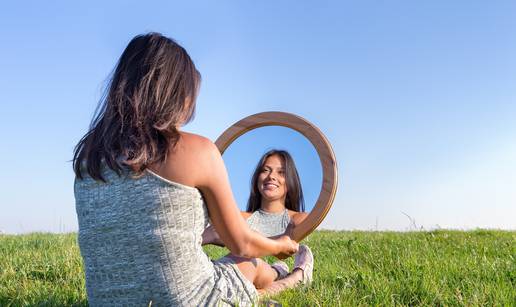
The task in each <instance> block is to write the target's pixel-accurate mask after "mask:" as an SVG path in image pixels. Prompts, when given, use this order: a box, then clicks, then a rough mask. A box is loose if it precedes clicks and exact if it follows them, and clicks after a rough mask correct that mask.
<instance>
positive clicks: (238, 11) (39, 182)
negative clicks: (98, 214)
mask: <svg viewBox="0 0 516 307" xmlns="http://www.w3.org/2000/svg"><path fill="white" fill-rule="evenodd" d="M148 31H157V32H161V33H163V34H165V35H167V36H170V37H172V38H174V39H176V40H177V41H178V42H179V43H180V44H182V45H183V46H184V47H185V48H186V50H187V51H188V52H189V54H190V55H191V57H192V58H193V60H194V61H195V63H196V65H197V67H198V69H199V71H200V72H201V74H202V77H203V82H202V88H201V93H200V96H199V99H198V102H197V103H198V105H197V115H196V118H195V120H194V121H193V122H192V123H191V124H189V125H187V126H186V127H185V130H186V131H190V132H194V133H198V134H201V135H204V136H206V137H208V138H210V139H212V140H215V139H216V138H217V137H218V136H219V134H221V133H222V132H223V131H224V130H225V129H226V128H227V127H228V126H230V125H231V124H233V123H234V122H236V121H237V120H239V119H240V118H242V117H245V116H247V115H250V114H254V113H257V112H262V111H270V110H275V111H285V112H291V113H295V114H298V115H300V116H302V117H305V118H306V119H308V120H310V121H311V122H313V123H314V124H315V125H317V126H318V127H319V128H320V129H321V130H322V131H323V132H324V133H325V134H326V136H327V137H328V139H329V140H330V142H331V143H332V145H333V147H334V150H335V153H336V156H337V159H338V165H339V187H338V192H337V197H336V200H335V203H334V205H333V208H332V209H331V211H330V212H329V215H328V217H327V218H326V220H324V221H323V223H322V225H321V227H322V228H330V229H365V230H368V229H392V230H407V229H411V228H412V227H413V225H412V224H411V221H410V220H409V218H408V217H407V216H405V214H406V215H408V216H410V217H411V218H413V220H414V221H415V224H416V225H417V227H423V228H424V229H434V228H439V227H441V228H458V229H470V228H477V227H483V228H504V229H516V188H515V187H516V120H515V118H516V2H514V1H447V0H441V1H408V0H407V1H318V2H314V1H260V2H256V3H253V2H245V1H202V2H200V1H188V2H187V1H183V2H182V3H173V2H172V1H162V2H153V1H145V2H143V1H87V2H82V3H72V2H70V1H45V2H41V1H32V2H31V1H14V2H10V3H3V4H2V5H1V6H0V39H1V43H0V46H1V47H0V68H1V71H2V73H1V74H0V103H1V109H0V110H1V111H0V112H1V115H2V116H1V120H0V161H1V162H2V168H1V170H2V172H1V175H0V195H1V198H0V230H2V231H4V232H10V233H20V232H29V231H73V230H76V229H77V222H76V215H75V207H74V198H73V180H74V176H73V173H72V170H71V163H70V159H71V157H72V151H73V147H74V146H75V144H76V143H77V141H78V140H79V139H80V137H81V136H82V135H83V134H84V133H85V132H86V130H87V127H88V125H89V122H90V120H91V116H92V114H93V111H94V109H95V106H96V105H97V102H98V100H99V98H100V96H101V93H102V89H103V87H104V85H105V84H104V82H105V80H106V78H107V76H108V75H109V73H110V71H111V70H112V69H113V67H114V65H115V63H116V61H117V59H118V57H119V56H120V54H121V53H122V51H123V49H124V48H125V46H126V45H127V43H128V42H129V40H130V39H131V38H132V37H133V36H134V35H136V34H140V33H145V32H148ZM275 146H276V145H275ZM294 147H295V146H294ZM265 149H266V148H264V149H263V151H265ZM234 150H235V151H236V153H234V157H235V158H238V157H239V156H243V154H240V153H239V152H238V148H237V147H235V149H234ZM225 158H229V156H228V157H225ZM296 159H297V158H296ZM252 160H253V161H252V162H249V164H252V165H251V169H252V168H253V167H254V164H255V163H256V161H255V160H256V159H254V158H253V159H252ZM308 160H309V159H307V161H304V162H303V161H301V158H299V161H297V160H296V162H298V164H300V165H301V164H303V163H310V162H309V161H308ZM230 163H233V162H228V166H229V164H230ZM235 163H238V162H235ZM235 165H236V164H235ZM246 165H247V164H246ZM310 167H311V166H306V168H305V167H304V166H303V167H302V168H303V169H310ZM307 172H308V175H305V176H307V177H311V175H310V174H311V173H310V171H307ZM317 172H318V171H317V170H314V171H313V174H314V175H313V177H314V178H315V177H316V176H320V174H319V175H316V174H318V173H317ZM231 176H233V175H231ZM245 176H248V175H245ZM246 180H247V181H246ZM232 181H234V180H232ZM237 181H239V180H237ZM242 182H243V184H241V185H240V186H238V184H236V183H235V189H238V191H235V194H236V195H237V199H238V200H239V202H240V203H241V202H243V201H245V200H243V199H245V194H246V193H247V192H246V191H244V192H242V191H241V190H243V189H246V188H248V187H247V186H246V185H248V179H244V180H242ZM314 187H317V189H318V188H319V187H320V186H318V185H317V183H315V184H312V183H306V184H304V188H305V191H306V192H307V194H313V193H316V192H314ZM317 189H315V190H317Z"/></svg>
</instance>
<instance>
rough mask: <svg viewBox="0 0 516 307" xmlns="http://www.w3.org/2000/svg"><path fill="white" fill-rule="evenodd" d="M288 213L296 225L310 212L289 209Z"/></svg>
mask: <svg viewBox="0 0 516 307" xmlns="http://www.w3.org/2000/svg"><path fill="white" fill-rule="evenodd" d="M288 213H289V215H290V219H291V221H292V222H293V223H294V224H295V225H298V224H300V223H301V222H303V221H304V220H305V219H306V217H307V216H308V213H306V212H296V211H292V210H289V212H288Z"/></svg>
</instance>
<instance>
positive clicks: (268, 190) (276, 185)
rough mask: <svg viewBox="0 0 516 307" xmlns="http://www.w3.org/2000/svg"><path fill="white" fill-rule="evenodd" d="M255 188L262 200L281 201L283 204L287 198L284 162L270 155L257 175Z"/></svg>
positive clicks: (276, 156)
mask: <svg viewBox="0 0 516 307" xmlns="http://www.w3.org/2000/svg"><path fill="white" fill-rule="evenodd" d="M257 188H258V191H259V192H260V194H261V195H262V197H263V200H265V201H277V200H281V201H282V202H283V203H285V198H286V196H287V185H286V182H285V162H284V161H283V159H282V158H281V157H280V156H279V155H272V156H270V157H268V158H267V159H266V160H265V163H264V164H263V166H262V168H261V170H260V173H259V175H258V180H257Z"/></svg>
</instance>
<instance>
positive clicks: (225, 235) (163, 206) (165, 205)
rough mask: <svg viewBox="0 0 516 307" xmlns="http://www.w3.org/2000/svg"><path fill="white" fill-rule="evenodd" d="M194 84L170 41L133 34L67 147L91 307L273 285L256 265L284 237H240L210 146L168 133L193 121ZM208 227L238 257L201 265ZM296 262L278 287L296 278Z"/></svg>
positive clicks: (192, 298)
mask: <svg viewBox="0 0 516 307" xmlns="http://www.w3.org/2000/svg"><path fill="white" fill-rule="evenodd" d="M200 79H201V78H200V74H199V72H198V71H197V69H196V68H195V66H194V64H193V62H192V60H191V59H190V57H189V56H188V54H187V53H186V51H185V50H184V49H183V48H182V47H181V46H179V45H178V44H177V43H175V42H174V41H173V40H171V39H169V38H167V37H164V36H162V35H160V34H157V33H150V34H147V35H139V36H136V37H135V38H133V39H132V40H131V42H130V43H129V44H128V46H127V47H126V49H125V50H124V52H123V54H122V56H121V57H120V59H119V61H118V64H117V66H116V68H115V70H114V73H113V76H112V79H111V82H110V85H109V88H108V92H107V95H106V96H105V99H104V100H103V101H102V104H101V106H100V108H99V112H98V114H97V115H96V116H95V118H94V120H93V121H92V124H91V127H90V130H89V131H88V133H86V135H85V136H84V137H83V138H82V139H81V140H80V141H79V143H78V144H77V146H76V148H75V152H74V159H73V164H74V165H73V166H74V171H75V174H76V180H75V185H74V191H75V199H76V211H77V217H78V221H79V238H78V239H79V247H80V250H81V255H82V257H83V260H84V269H85V274H86V290H87V294H88V300H89V304H90V305H91V306H106V305H138V306H143V305H146V306H148V305H149V304H150V303H152V304H153V305H157V306H170V305H178V306H190V305H192V306H199V305H215V304H225V303H228V304H234V303H238V304H239V305H249V304H252V303H254V302H255V300H256V298H257V294H258V292H257V291H256V288H258V289H261V291H260V293H269V292H268V291H269V290H268V289H269V288H268V287H272V288H271V289H278V286H281V285H278V284H277V283H278V282H276V284H275V283H273V282H272V280H274V279H275V278H276V275H277V273H276V271H275V270H274V269H273V268H271V267H270V266H269V265H267V264H266V263H265V262H263V261H261V260H260V259H257V258H259V257H262V256H265V255H280V254H286V255H292V254H294V253H296V252H297V251H298V245H297V243H296V242H294V241H292V240H291V239H290V238H289V237H288V236H281V237H278V238H276V239H269V238H266V237H263V236H261V235H259V234H258V233H256V232H253V231H252V230H250V229H249V227H248V226H247V224H246V223H245V221H244V219H243V218H242V216H241V215H240V212H239V211H238V209H237V206H236V204H235V201H234V198H233V194H232V192H231V188H230V186H229V182H228V179H227V174H226V170H225V167H224V163H223V161H222V158H221V156H220V153H219V151H218V150H217V148H216V146H215V145H214V144H213V143H212V142H210V141H209V140H208V139H206V138H204V137H202V136H198V135H194V134H190V133H186V132H183V131H181V130H180V129H181V126H183V125H184V124H186V123H188V122H189V121H190V120H191V119H192V118H193V114H194V110H195V104H196V97H197V93H198V89H199V84H200ZM208 220H211V221H212V224H213V226H214V227H215V230H216V231H217V233H218V234H219V235H220V238H221V240H222V241H223V242H224V244H225V245H226V246H228V248H229V249H230V250H231V252H232V253H234V254H236V255H238V256H241V257H245V259H246V260H242V261H239V262H238V263H235V262H234V261H232V259H230V258H223V259H222V260H220V261H215V262H211V261H210V260H209V259H208V257H207V255H206V254H204V252H203V250H202V247H201V243H202V240H201V235H202V232H203V230H204V229H205V227H206V225H207V224H208ZM306 259H308V258H306V257H305V258H299V259H298V261H297V263H298V266H299V268H300V269H299V270H298V272H297V273H296V274H295V275H294V274H292V275H291V276H289V277H288V278H286V279H285V280H287V281H289V282H294V281H296V280H295V279H297V281H299V280H301V279H302V277H303V272H302V270H303V269H304V268H305V267H306V264H305V263H306V262H307V260H306ZM293 276H294V277H293ZM284 283H285V282H283V284H284ZM288 285H289V283H287V286H288ZM280 288H281V287H280ZM281 289H283V288H281Z"/></svg>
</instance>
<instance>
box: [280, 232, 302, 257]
mask: <svg viewBox="0 0 516 307" xmlns="http://www.w3.org/2000/svg"><path fill="white" fill-rule="evenodd" d="M276 241H277V242H278V243H279V244H280V246H281V252H280V253H279V254H277V255H274V256H275V257H276V258H278V259H286V258H288V257H290V256H292V255H294V254H295V253H297V251H298V250H299V243H297V242H296V241H294V240H292V239H291V238H290V237H289V236H287V235H283V236H280V237H279V238H277V239H276Z"/></svg>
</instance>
